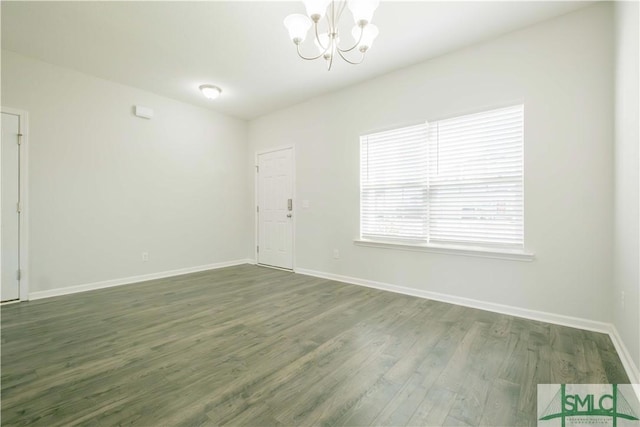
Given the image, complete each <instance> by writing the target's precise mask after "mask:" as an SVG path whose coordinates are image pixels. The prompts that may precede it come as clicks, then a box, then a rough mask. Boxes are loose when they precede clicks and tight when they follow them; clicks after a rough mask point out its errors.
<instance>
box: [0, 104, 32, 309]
mask: <svg viewBox="0 0 640 427" xmlns="http://www.w3.org/2000/svg"><path fill="white" fill-rule="evenodd" d="M0 111H1V112H2V113H7V114H12V115H15V116H18V117H19V118H20V125H19V126H20V127H19V131H18V132H19V133H20V134H22V137H21V138H22V139H21V141H20V176H19V180H20V205H21V209H20V228H19V231H20V271H21V275H20V298H19V300H18V301H28V300H29V248H28V246H29V171H28V166H29V161H28V159H29V113H27V112H26V111H24V110H18V109H16V108H10V107H4V106H2V107H0ZM0 203H2V202H1V201H0Z"/></svg>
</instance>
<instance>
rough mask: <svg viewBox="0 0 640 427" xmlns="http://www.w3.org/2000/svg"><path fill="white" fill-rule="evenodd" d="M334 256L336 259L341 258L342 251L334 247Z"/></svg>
mask: <svg viewBox="0 0 640 427" xmlns="http://www.w3.org/2000/svg"><path fill="white" fill-rule="evenodd" d="M333 258H334V259H339V258H340V251H339V250H338V249H334V250H333Z"/></svg>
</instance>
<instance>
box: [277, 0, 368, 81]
mask: <svg viewBox="0 0 640 427" xmlns="http://www.w3.org/2000/svg"><path fill="white" fill-rule="evenodd" d="M303 3H304V5H305V7H306V9H307V15H302V14H300V13H295V14H293V15H289V16H287V17H286V18H285V19H284V26H285V27H286V28H287V30H288V31H289V37H290V38H291V40H292V41H293V43H295V45H296V49H297V51H298V55H299V56H300V58H302V59H306V60H309V61H312V60H314V59H318V58H324V59H325V60H326V61H327V69H328V70H331V66H332V65H333V58H334V57H335V56H336V55H338V56H340V57H341V58H342V59H344V60H345V61H346V62H348V63H349V64H360V63H361V62H362V61H363V60H364V55H365V53H366V52H367V51H368V50H369V49H370V48H371V45H372V44H373V40H374V39H375V38H376V37H377V36H378V27H376V26H375V25H373V24H371V19H372V18H373V12H374V11H375V10H376V8H377V7H378V3H379V0H348V1H347V0H304V1H303ZM347 6H348V7H349V10H350V11H351V14H352V15H353V20H354V22H355V26H354V27H353V30H352V31H351V35H352V36H353V39H354V40H355V43H354V44H353V45H351V46H349V47H346V48H342V47H340V46H339V43H340V37H339V35H338V24H339V22H340V18H341V16H342V12H344V9H345V8H346V7H347ZM323 16H326V18H327V30H326V32H320V31H319V29H318V23H319V21H320V20H321V19H322V17H323ZM312 25H313V31H314V33H315V34H314V35H315V40H314V41H315V45H316V47H317V48H318V51H319V52H320V54H319V55H317V56H311V57H308V56H304V55H303V54H302V53H301V52H300V44H301V43H302V42H303V41H304V39H305V38H306V37H307V33H308V32H309V29H310V28H311V26H312ZM356 48H357V50H358V51H360V53H361V54H362V55H361V57H360V59H359V60H351V59H349V58H347V56H349V55H351V54H350V53H349V52H351V51H353V50H355V49H356Z"/></svg>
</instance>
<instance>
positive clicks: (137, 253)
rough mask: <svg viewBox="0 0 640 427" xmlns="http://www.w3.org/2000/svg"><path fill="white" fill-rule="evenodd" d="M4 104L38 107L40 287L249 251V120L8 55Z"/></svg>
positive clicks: (33, 182)
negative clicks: (149, 111)
mask: <svg viewBox="0 0 640 427" xmlns="http://www.w3.org/2000/svg"><path fill="white" fill-rule="evenodd" d="M123 66H126V65H125V64H123ZM135 104H142V105H145V106H148V107H151V108H153V109H154V110H155V116H154V117H153V119H152V120H144V119H140V118H137V117H135V116H134V115H133V114H132V107H133V105H135ZM2 105H3V106H4V107H13V108H19V109H23V110H26V111H28V113H29V122H30V128H29V132H30V135H29V162H30V164H29V175H30V178H29V196H30V197H29V201H28V202H29V204H28V209H29V215H30V223H29V228H30V242H29V245H30V246H29V249H30V269H29V278H30V288H31V289H30V291H31V292H34V291H43V290H50V289H57V288H64V287H68V286H73V285H81V284H88V283H93V282H99V281H104V280H110V279H118V278H125V277H130V276H135V275H142V274H148V273H158V272H163V271H168V270H173V269H179V268H186V267H194V266H200V265H206V264H211V263H217V262H224V261H230V260H238V259H244V258H246V244H245V242H246V241H247V240H248V239H250V235H249V234H248V232H247V230H246V227H244V224H245V223H246V222H247V221H243V220H240V221H239V220H238V218H245V217H248V212H249V206H248V205H247V203H246V196H245V194H246V192H247V191H248V187H247V185H248V184H247V177H246V173H245V170H246V138H247V124H246V122H244V121H241V120H236V119H232V118H229V117H226V116H224V115H221V114H217V113H215V112H212V111H210V110H206V109H202V108H197V107H193V106H190V105H187V104H183V103H181V102H177V101H174V100H170V99H167V98H163V97H160V96H157V95H154V94H151V93H148V92H144V91H142V90H138V89H134V88H131V87H127V86H123V85H119V84H115V83H111V82H108V81H105V80H101V79H97V78H94V77H90V76H87V75H84V74H81V73H77V72H75V71H71V70H69V69H64V68H59V67H56V66H53V65H49V64H46V63H43V62H39V61H35V60H32V59H28V58H26V57H23V56H20V55H17V54H15V53H12V52H8V51H2ZM143 251H147V252H148V253H149V261H148V262H142V258H141V253H142V252H143Z"/></svg>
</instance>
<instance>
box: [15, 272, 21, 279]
mask: <svg viewBox="0 0 640 427" xmlns="http://www.w3.org/2000/svg"><path fill="white" fill-rule="evenodd" d="M21 278H22V270H18V271H16V279H18V280H20V279H21Z"/></svg>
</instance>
